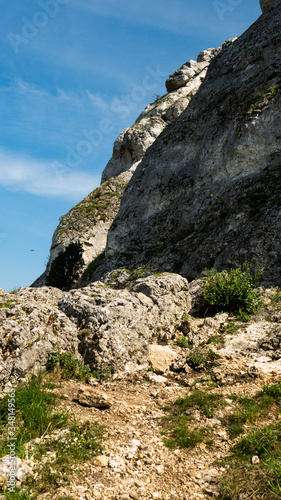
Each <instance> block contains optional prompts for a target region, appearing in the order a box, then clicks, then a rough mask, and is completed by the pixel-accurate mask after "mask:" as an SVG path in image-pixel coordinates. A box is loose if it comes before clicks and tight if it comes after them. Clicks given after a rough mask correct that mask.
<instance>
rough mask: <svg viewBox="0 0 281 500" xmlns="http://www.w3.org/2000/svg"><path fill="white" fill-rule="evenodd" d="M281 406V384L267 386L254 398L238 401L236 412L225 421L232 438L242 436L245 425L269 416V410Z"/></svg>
mask: <svg viewBox="0 0 281 500" xmlns="http://www.w3.org/2000/svg"><path fill="white" fill-rule="evenodd" d="M280 404H281V384H280V383H277V384H273V385H271V386H267V385H265V386H264V388H263V390H262V391H261V392H259V393H258V394H256V395H255V396H254V397H253V398H250V397H247V396H243V397H238V398H237V399H236V411H235V412H234V413H231V414H230V415H228V416H227V417H225V419H224V424H225V425H226V427H227V428H228V432H229V434H230V437H231V438H235V437H237V436H239V435H240V434H242V432H243V431H244V425H245V424H248V423H253V422H255V421H256V420H258V419H259V418H261V417H263V416H265V415H268V411H269V409H271V411H274V410H276V409H278V407H279V406H280Z"/></svg>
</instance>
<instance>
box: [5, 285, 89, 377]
mask: <svg viewBox="0 0 281 500" xmlns="http://www.w3.org/2000/svg"><path fill="white" fill-rule="evenodd" d="M62 296H63V293H62V292H61V291H60V290H58V289H56V288H51V287H42V288H38V289H34V288H22V289H20V290H19V291H18V292H16V293H6V294H4V295H1V296H0V331H1V335H0V385H5V384H6V383H7V382H8V381H10V382H13V381H16V380H18V379H21V378H25V377H26V376H29V375H30V374H31V373H32V372H37V371H38V370H44V369H45V368H46V366H47V361H48V357H49V353H51V352H52V351H60V352H63V351H65V352H72V353H73V354H75V356H76V357H78V358H81V356H80V354H79V353H78V343H79V340H78V337H77V329H76V327H75V325H74V324H73V323H72V322H71V321H70V320H69V319H68V317H67V316H66V315H65V314H64V313H63V312H62V311H60V310H59V309H58V301H59V300H60V299H61V298H62Z"/></svg>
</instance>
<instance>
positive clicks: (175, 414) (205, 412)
mask: <svg viewBox="0 0 281 500" xmlns="http://www.w3.org/2000/svg"><path fill="white" fill-rule="evenodd" d="M224 404H225V402H224V399H223V396H221V395H220V394H209V393H207V392H204V391H200V390H198V389H196V390H194V391H193V392H192V393H191V394H189V395H187V396H186V397H185V398H179V399H177V400H176V401H174V402H173V403H171V404H170V405H167V406H165V407H164V411H166V412H167V416H166V417H164V419H163V426H164V431H163V434H164V435H166V438H165V439H164V444H165V446H167V447H168V448H170V449H174V448H177V447H179V448H189V447H194V446H196V445H197V444H198V443H201V442H204V443H206V444H211V443H212V439H211V437H212V429H211V428H209V427H201V428H199V427H197V426H194V422H193V420H194V419H193V416H192V412H193V411H194V410H197V411H198V410H199V411H200V413H201V414H202V416H204V417H207V418H211V417H213V415H214V411H215V409H217V408H220V407H222V406H224Z"/></svg>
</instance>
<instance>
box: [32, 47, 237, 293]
mask: <svg viewBox="0 0 281 500" xmlns="http://www.w3.org/2000/svg"><path fill="white" fill-rule="evenodd" d="M230 43H232V40H230V41H228V42H225V44H223V45H222V46H221V47H218V48H215V49H207V50H204V51H202V52H200V54H199V55H198V59H197V61H192V60H189V61H187V62H186V63H185V64H183V65H182V66H181V67H180V68H179V69H178V70H176V72H175V73H174V74H172V75H170V76H169V78H168V79H167V82H166V86H167V90H168V93H167V94H165V95H164V96H162V97H160V98H158V99H157V100H156V101H155V102H154V103H151V104H148V105H147V106H146V108H145V109H144V110H143V112H142V113H141V115H140V116H139V117H138V118H137V120H136V122H135V123H134V124H133V125H132V126H131V127H129V128H127V129H125V130H123V131H122V132H121V134H120V135H119V137H118V138H117V139H116V141H115V143H114V147H113V154H112V158H111V159H110V160H109V162H108V163H107V165H106V167H105V169H104V171H103V173H102V179H101V182H102V183H101V186H100V187H98V188H97V189H95V190H94V191H92V192H91V193H90V194H89V195H88V196H87V197H86V198H85V199H84V200H82V201H81V202H80V203H79V204H78V205H76V206H75V207H73V208H72V209H71V210H70V211H69V212H68V213H67V214H66V215H64V216H63V217H61V221H60V224H59V226H58V227H57V229H56V230H55V232H54V235H53V239H52V245H51V249H50V259H49V262H48V265H47V269H46V271H45V273H44V274H43V275H42V276H41V277H40V278H39V279H38V280H37V281H36V282H35V283H34V284H33V286H42V285H44V284H45V283H46V278H47V276H48V275H49V273H50V270H51V266H52V263H53V262H54V260H55V259H56V258H57V257H58V255H59V254H60V252H65V251H66V249H67V247H68V246H69V245H70V244H71V243H73V242H76V243H78V242H79V243H80V244H81V247H82V252H83V260H84V266H82V267H81V269H80V275H81V274H82V272H83V270H84V269H85V268H86V267H87V266H88V264H89V263H90V262H91V261H93V260H94V259H95V258H97V257H98V256H99V255H101V254H102V252H103V251H104V250H105V246H106V240H107V234H108V230H109V228H110V226H111V224H112V222H113V220H114V218H115V216H116V215H117V213H118V210H119V206H120V201H121V198H122V195H123V192H124V189H125V187H126V185H127V183H128V182H129V180H130V179H131V177H132V175H133V173H134V171H135V170H136V168H137V166H138V165H139V163H140V161H141V160H142V159H143V157H144V155H145V153H146V151H147V149H148V148H149V147H150V146H151V145H152V144H153V143H154V141H155V140H156V138H157V137H158V136H159V135H160V134H161V133H162V132H163V130H164V129H165V128H166V127H167V126H168V125H169V124H171V123H173V122H174V121H176V120H177V119H178V117H179V116H180V115H181V113H182V112H183V111H184V110H185V109H186V108H187V106H188V105H189V102H190V99H191V98H192V96H193V95H195V94H196V92H197V90H198V89H199V87H200V85H201V84H202V81H203V80H204V78H205V75H206V72H207V69H208V66H209V64H210V61H211V60H212V58H213V57H215V56H216V55H217V54H219V53H220V52H221V50H223V48H224V47H225V46H227V45H229V44H230ZM74 284H75V283H74Z"/></svg>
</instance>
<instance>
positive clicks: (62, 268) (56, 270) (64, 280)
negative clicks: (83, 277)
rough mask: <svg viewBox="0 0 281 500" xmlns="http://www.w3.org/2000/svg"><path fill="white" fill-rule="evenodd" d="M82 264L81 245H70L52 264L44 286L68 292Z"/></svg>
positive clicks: (77, 243) (78, 243)
mask: <svg viewBox="0 0 281 500" xmlns="http://www.w3.org/2000/svg"><path fill="white" fill-rule="evenodd" d="M84 264H85V263H84V260H83V249H82V245H81V243H80V242H76V243H70V245H68V247H67V248H66V249H65V250H64V251H63V252H60V253H59V255H58V256H57V257H56V258H55V260H54V261H53V262H52V264H51V268H50V271H49V273H48V276H47V277H46V285H47V286H54V287H56V288H60V289H61V290H70V288H71V287H72V286H73V285H74V284H75V282H76V281H77V279H78V278H79V273H80V270H81V268H82V267H83V266H84Z"/></svg>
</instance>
